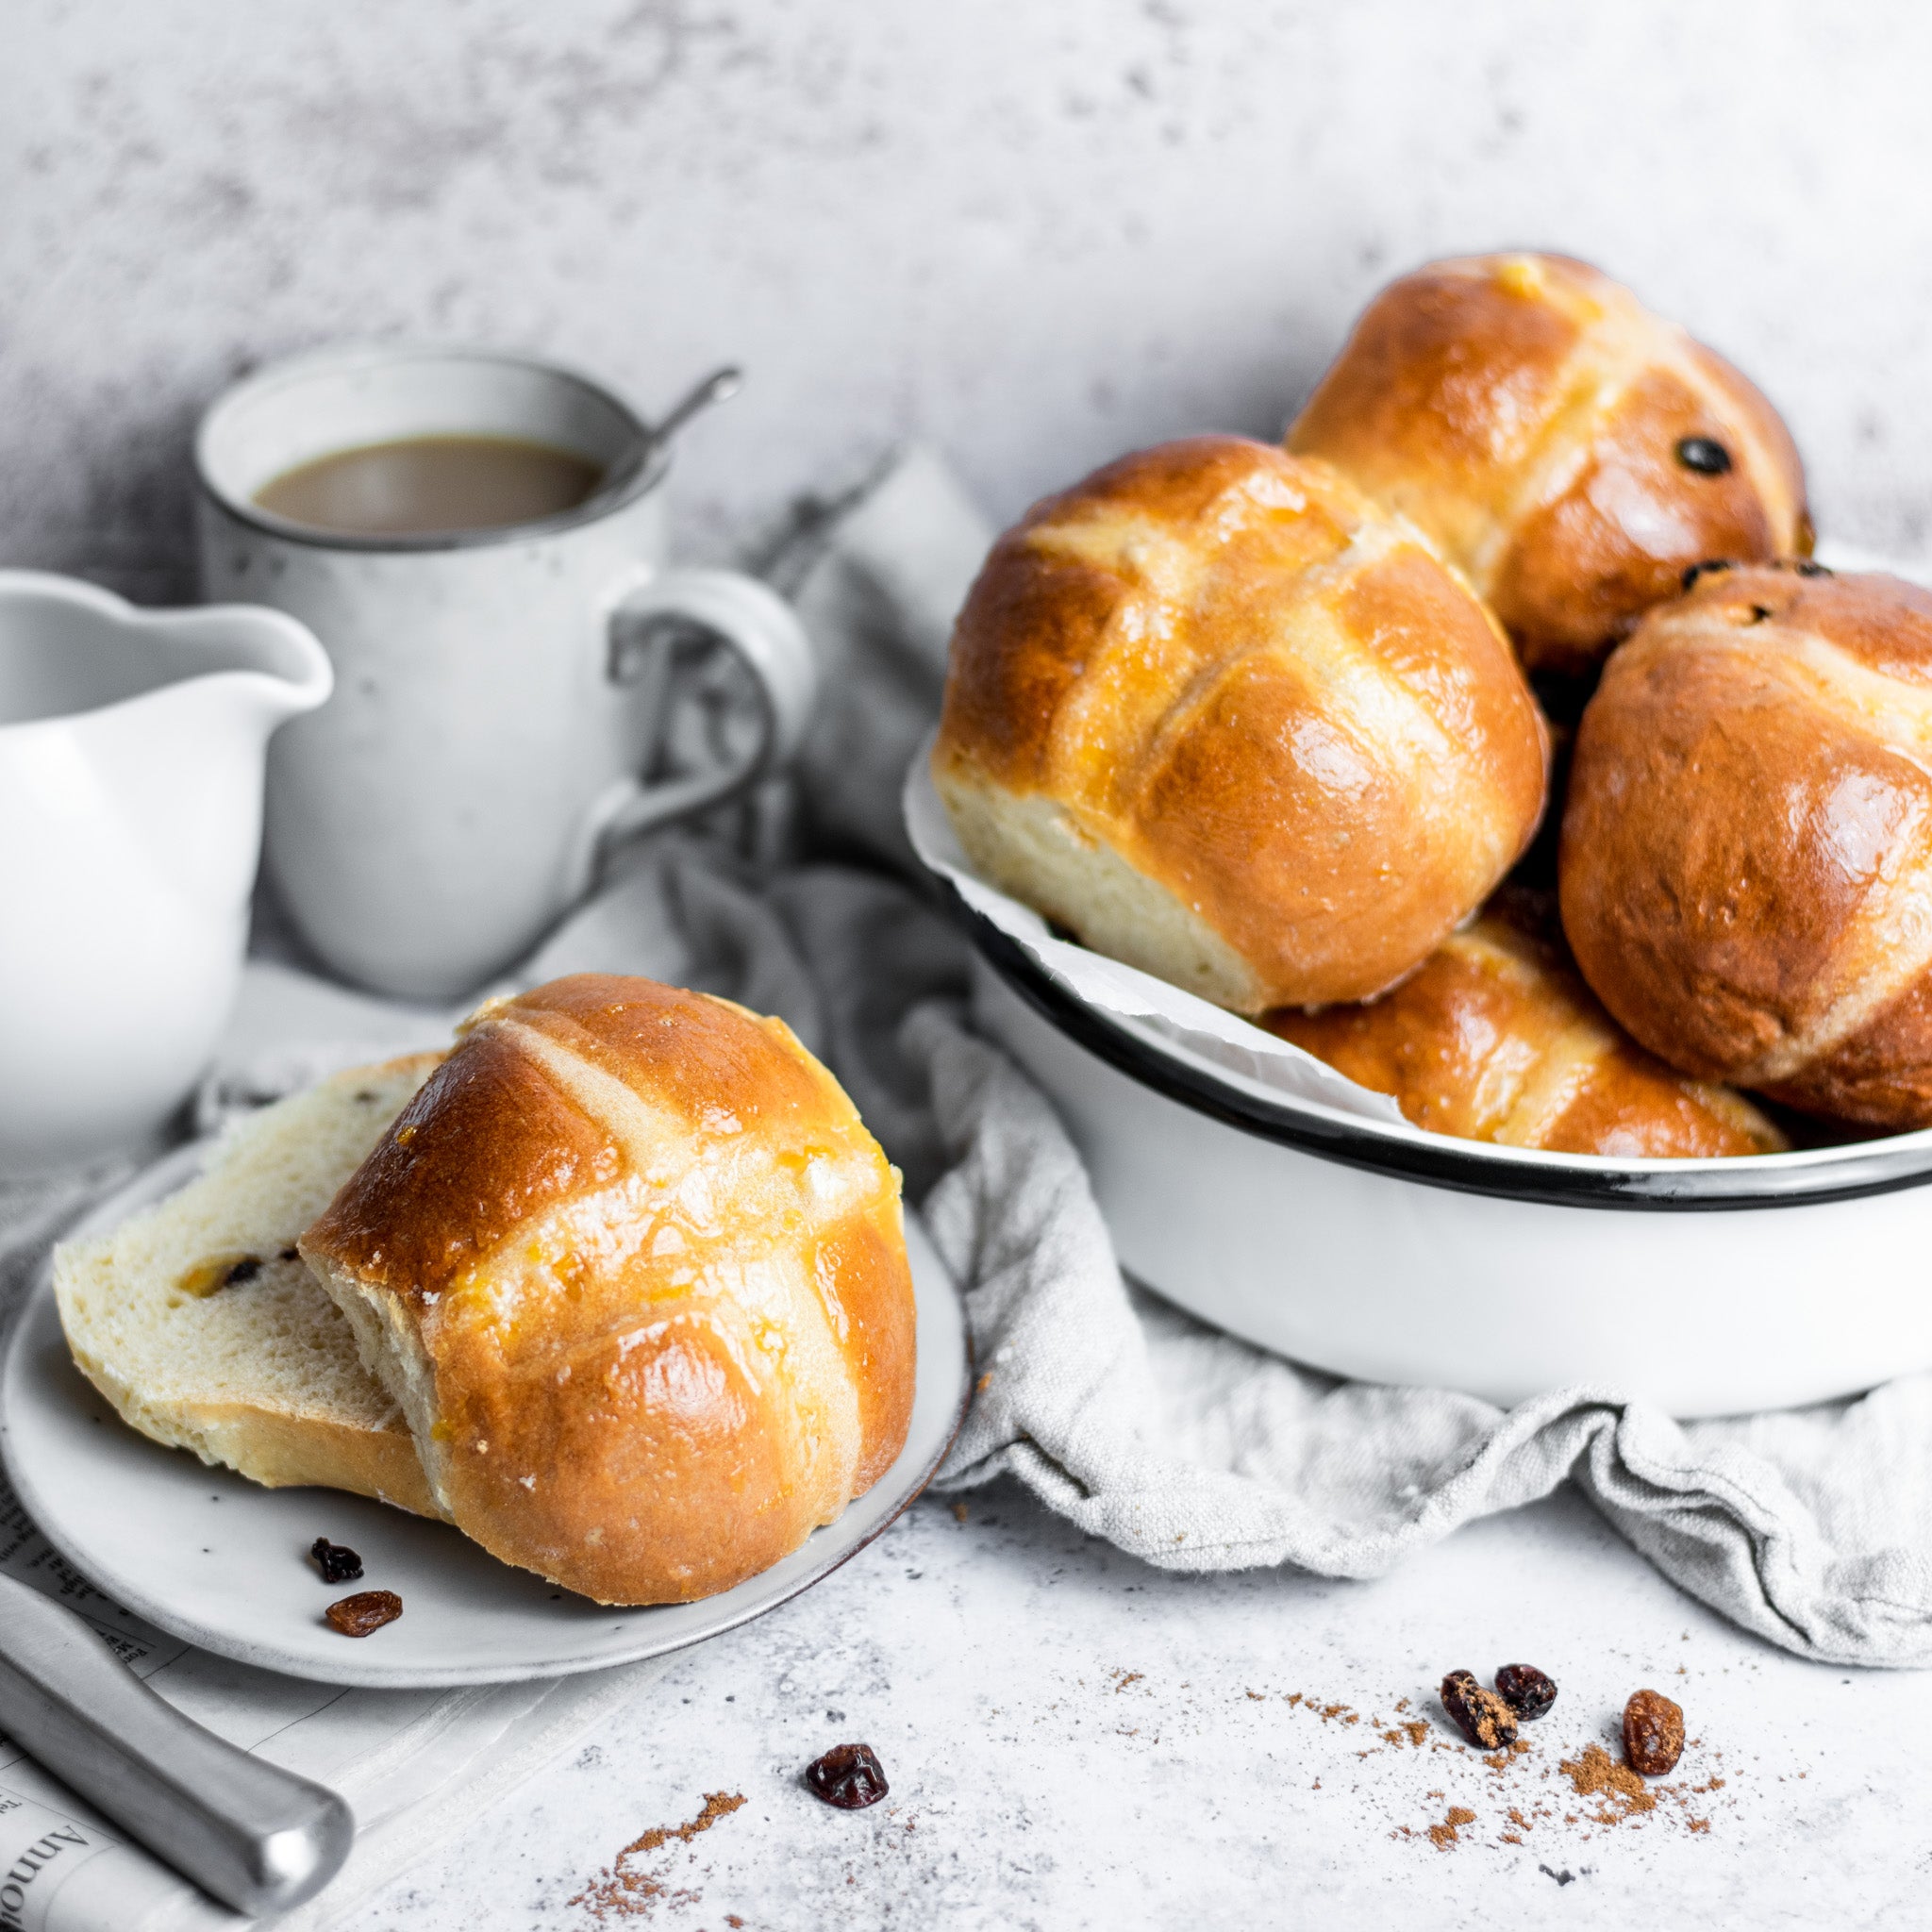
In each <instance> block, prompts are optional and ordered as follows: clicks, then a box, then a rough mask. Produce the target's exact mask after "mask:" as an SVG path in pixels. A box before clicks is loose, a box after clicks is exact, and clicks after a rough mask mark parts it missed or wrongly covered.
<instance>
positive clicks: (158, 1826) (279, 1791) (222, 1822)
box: [0, 1576, 356, 1914]
mask: <svg viewBox="0 0 1932 1932" xmlns="http://www.w3.org/2000/svg"><path fill="white" fill-rule="evenodd" d="M0 1730H4V1731H5V1732H6V1733H7V1735H8V1737H10V1738H12V1739H13V1740H14V1741H15V1742H16V1743H18V1744H21V1745H23V1746H25V1749H26V1750H27V1751H28V1752H30V1753H31V1754H32V1755H33V1756H34V1757H37V1758H38V1759H39V1760H40V1761H41V1763H42V1764H43V1765H44V1766H45V1767H46V1768H47V1769H48V1770H49V1771H51V1772H53V1773H55V1774H57V1775H58V1776H59V1777H61V1778H62V1779H64V1780H65V1781H66V1782H67V1783H68V1784H69V1785H71V1786H72V1787H73V1788H74V1790H76V1791H77V1792H79V1794H80V1795H81V1796H82V1797H83V1798H86V1799H87V1800H88V1801H89V1803H91V1804H92V1806H94V1807H95V1808H96V1809H97V1810H99V1811H100V1812H101V1813H102V1814H103V1815H104V1816H105V1817H108V1818H110V1819H112V1820H113V1821H114V1823H115V1824H119V1825H121V1826H122V1827H123V1829H125V1831H126V1832H127V1833H128V1835H129V1836H130V1837H132V1838H134V1839H137V1840H140V1841H141V1843H142V1844H143V1845H145V1846H146V1847H147V1849H148V1850H149V1851H151V1852H152V1853H153V1854H154V1855H155V1857H158V1858H159V1859H161V1860H163V1861H164V1862H165V1863H167V1864H169V1865H172V1866H173V1867H174V1868H175V1871H177V1872H179V1873H181V1874H183V1875H184V1876H186V1877H189V1878H192V1880H193V1881H194V1882H195V1884H197V1885H198V1886H200V1887H201V1889H202V1890H204V1891H207V1892H210V1893H212V1894H213V1895H214V1896H215V1897H216V1898H218V1899H220V1900H221V1901H222V1903H223V1904H224V1905H227V1906H232V1907H234V1908H235V1909H236V1910H237V1911H238V1912H248V1913H254V1914H260V1913H266V1912H278V1911H286V1910H288V1909H289V1908H290V1907H291V1906H297V1905H300V1904H301V1903H302V1901H303V1900H304V1899H307V1898H312V1897H313V1896H314V1895H315V1893H317V1892H318V1891H320V1890H322V1888H323V1887H324V1886H325V1885H326V1884H327V1883H328V1881H329V1880H330V1879H331V1878H333V1877H334V1876H335V1874H337V1873H338V1872H339V1871H341V1866H342V1860H343V1859H344V1858H346V1857H348V1856H349V1847H350V1845H351V1844H352V1843H353V1842H354V1840H355V1837H356V1820H355V1815H354V1813H353V1812H351V1811H350V1809H349V1807H348V1806H347V1805H346V1804H344V1803H343V1802H342V1800H341V1798H340V1797H338V1796H337V1794H336V1793H335V1792H334V1791H332V1790H328V1789H327V1787H326V1786H324V1785H318V1784H312V1783H310V1781H309V1780H308V1778H306V1777H297V1776H296V1775H295V1774H294V1773H293V1772H289V1771H283V1770H282V1769H281V1768H280V1767H279V1766H277V1765H274V1764H269V1763H266V1762H265V1761H264V1760H263V1759H261V1758H259V1757H250V1756H249V1754H248V1753H247V1752H246V1751H242V1750H241V1749H239V1748H238V1747H237V1746H235V1745H233V1744H230V1743H228V1742H227V1741H226V1740H225V1739H222V1738H218V1737H216V1736H215V1734H214V1733H213V1732H212V1731H209V1730H205V1729H203V1727H202V1726H201V1725H200V1724H196V1723H195V1722H194V1721H193V1720H192V1718H186V1717H183V1716H182V1715H181V1713H180V1712H179V1711H178V1710H176V1709H175V1707H174V1706H173V1705H171V1704H169V1703H168V1702H167V1701H166V1700H165V1699H164V1698H162V1697H159V1696H158V1695H157V1694H156V1693H155V1692H154V1691H150V1690H149V1689H148V1687H147V1686H146V1685H145V1684H143V1683H142V1681H141V1679H140V1678H139V1677H137V1676H136V1675H135V1674H134V1673H133V1672H132V1671H130V1670H128V1669H127V1667H126V1666H125V1664H123V1663H122V1661H121V1659H120V1658H119V1657H116V1656H115V1655H114V1653H113V1651H112V1650H111V1649H109V1648H108V1645H107V1643H106V1642H105V1641H103V1640H102V1639H101V1638H99V1637H97V1636H96V1635H95V1634H94V1632H93V1631H92V1629H90V1628H89V1626H88V1625H87V1624H84V1623H83V1622H82V1621H81V1620H80V1618H78V1617H77V1616H75V1614H74V1612H73V1611H72V1610H69V1609H66V1608H64V1607H62V1606H60V1605H59V1604H57V1603H55V1602H54V1601H53V1600H52V1598H50V1597H46V1596H43V1595H42V1593H41V1592H40V1591H37V1590H34V1589H32V1588H31V1587H29V1586H28V1585H26V1584H25V1583H19V1582H16V1581H15V1580H14V1579H13V1578H11V1577H8V1576H0Z"/></svg>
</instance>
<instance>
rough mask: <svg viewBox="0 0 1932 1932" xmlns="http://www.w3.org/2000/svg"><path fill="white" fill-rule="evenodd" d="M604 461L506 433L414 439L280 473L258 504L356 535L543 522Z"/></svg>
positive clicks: (596, 475)
mask: <svg viewBox="0 0 1932 1932" xmlns="http://www.w3.org/2000/svg"><path fill="white" fill-rule="evenodd" d="M603 480H604V470H603V466H602V465H601V464H599V463H594V462H591V460H590V459H589V458H585V457H582V456H579V455H578V454H577V453H576V451H575V450H569V449H558V448H557V447H556V446H555V445H554V444H551V443H544V442H525V441H521V440H520V439H518V438H515V437H509V436H410V437H405V438H404V439H403V440H402V441H399V442H373V443H365V444H363V445H362V446H361V447H360V448H359V449H345V450H342V451H341V452H339V453H338V454H337V455H335V456H327V457H318V458H315V459H314V460H313V461H312V462H307V463H298V464H297V465H296V466H295V468H294V469H292V470H287V471H284V472H283V474H282V475H279V476H275V477H271V478H270V480H269V481H268V482H266V483H264V484H263V485H262V487H261V488H260V489H259V490H258V491H256V492H255V501H256V502H257V503H258V505H260V507H261V508H263V509H265V510H269V511H271V512H273V513H274V514H275V516H278V517H287V518H288V519H289V521H290V522H291V523H296V524H308V525H310V526H311V527H312V528H315V529H318V530H337V531H341V533H343V534H344V535H346V536H352V537H420V536H441V535H446V534H448V533H450V532H453V531H457V530H500V529H502V528H504V527H505V526H506V525H510V524H535V523H541V522H542V521H543V520H544V519H545V518H547V517H555V516H561V515H562V514H563V512H564V511H565V510H571V509H575V508H576V507H577V506H578V504H580V503H582V502H583V501H584V499H585V498H586V497H587V496H590V495H591V494H592V493H594V491H596V489H597V487H598V485H599V484H601V483H602V482H603Z"/></svg>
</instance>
